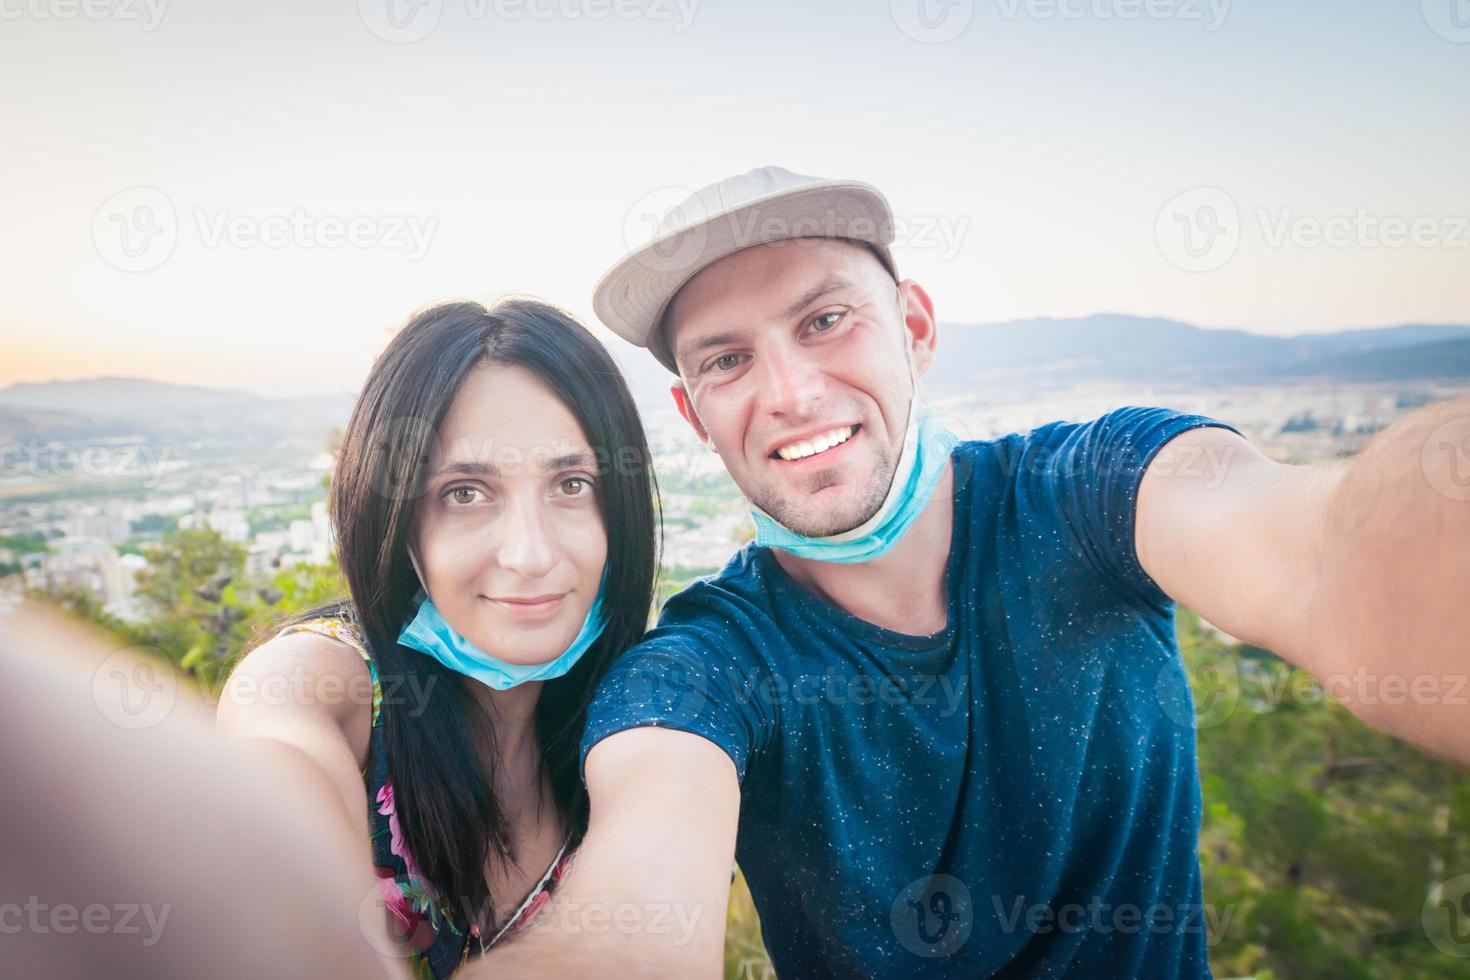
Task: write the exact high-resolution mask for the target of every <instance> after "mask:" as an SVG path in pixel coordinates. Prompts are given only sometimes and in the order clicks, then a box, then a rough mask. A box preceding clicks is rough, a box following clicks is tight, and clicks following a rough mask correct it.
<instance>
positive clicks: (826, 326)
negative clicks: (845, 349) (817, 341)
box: [812, 310, 842, 333]
mask: <svg viewBox="0 0 1470 980" xmlns="http://www.w3.org/2000/svg"><path fill="white" fill-rule="evenodd" d="M841 320H842V311H841V310H834V311H833V312H831V313H821V314H818V315H817V316H815V317H812V331H813V332H815V333H826V332H827V331H828V330H831V329H832V328H833V327H835V326H837V324H838V323H839V322H841Z"/></svg>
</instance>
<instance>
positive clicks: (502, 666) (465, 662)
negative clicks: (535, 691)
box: [398, 550, 607, 691]
mask: <svg viewBox="0 0 1470 980" xmlns="http://www.w3.org/2000/svg"><path fill="white" fill-rule="evenodd" d="M409 559H410V560H411V561H412V562H413V567H414V571H419V563H418V559H416V558H414V557H413V552H412V551H411V550H410V552H409ZM423 580H424V575H423V572H421V571H419V581H420V582H423ZM606 589H607V567H606V566H604V567H603V569H602V581H601V582H599V583H598V585H597V598H596V599H594V600H593V602H592V608H591V609H588V610H587V616H586V618H584V619H583V620H582V628H581V630H579V631H578V632H577V635H576V637H575V638H574V639H573V640H572V644H571V646H569V647H567V648H566V650H564V651H563V652H562V654H561V655H560V656H558V657H557V658H556V659H555V660H548V661H546V662H545V663H541V664H512V663H506V662H505V661H504V660H501V659H499V658H498V657H492V656H491V655H490V654H488V653H486V652H485V651H484V650H481V649H480V648H479V647H477V646H475V645H474V644H473V643H471V642H470V641H469V640H467V639H465V638H464V636H463V635H461V634H460V633H459V632H458V631H457V630H456V629H455V628H454V627H453V626H450V625H449V623H448V621H447V620H445V618H444V617H443V616H442V615H440V613H439V610H438V609H437V608H435V606H434V602H433V600H431V599H430V598H429V597H428V595H427V593H424V594H423V600H422V601H421V602H420V603H419V611H418V615H416V616H414V618H413V621H412V622H410V623H409V624H408V625H407V626H405V627H404V628H403V631H402V632H401V633H399V634H398V642H399V643H401V644H403V645H404V646H406V647H409V648H410V649H413V650H417V651H419V652H420V653H424V654H428V655H429V656H430V657H433V658H434V659H435V660H437V661H439V662H440V663H441V664H443V665H444V666H446V667H448V668H449V669H450V670H453V671H455V672H457V673H460V674H463V675H464V676H466V677H469V678H472V679H474V680H477V681H479V682H480V683H481V684H484V685H486V686H487V687H492V688H494V689H495V690H497V691H505V690H508V689H510V688H512V687H515V686H516V685H517V684H524V683H526V682H527V681H549V680H551V679H553V678H556V677H560V676H562V675H563V674H565V673H566V672H567V671H569V670H571V669H572V667H573V666H574V665H575V664H576V662H577V661H578V660H580V659H581V657H582V654H584V653H586V652H587V648H588V647H590V646H592V643H593V641H594V640H596V639H597V638H598V637H599V636H601V635H602V631H603V629H605V628H606V627H607V617H606V616H605V615H604V614H603V611H602V598H603V594H604V592H605V591H606Z"/></svg>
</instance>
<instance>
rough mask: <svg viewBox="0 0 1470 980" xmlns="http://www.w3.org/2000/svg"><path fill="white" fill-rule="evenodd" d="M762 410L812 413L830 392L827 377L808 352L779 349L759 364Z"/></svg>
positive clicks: (777, 413)
mask: <svg viewBox="0 0 1470 980" xmlns="http://www.w3.org/2000/svg"><path fill="white" fill-rule="evenodd" d="M757 370H758V372H759V374H760V377H759V383H760V399H761V407H762V408H764V409H765V410H766V411H767V412H769V413H770V414H772V415H794V416H802V415H807V414H809V413H810V412H811V411H812V409H813V407H814V406H815V405H816V404H817V403H818V402H820V401H821V398H822V395H823V394H824V393H825V392H826V390H827V376H826V374H825V373H824V372H823V370H822V366H821V364H820V363H819V362H818V360H817V358H816V357H815V356H813V355H811V354H810V353H808V352H805V351H801V350H793V349H791V348H789V347H787V348H779V349H775V350H772V351H771V352H769V353H767V354H766V356H765V357H764V358H762V359H760V361H759V362H758V364H757Z"/></svg>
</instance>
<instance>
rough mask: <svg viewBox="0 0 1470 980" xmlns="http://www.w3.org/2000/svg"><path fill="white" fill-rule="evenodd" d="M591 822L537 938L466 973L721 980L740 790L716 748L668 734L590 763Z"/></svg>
mask: <svg viewBox="0 0 1470 980" xmlns="http://www.w3.org/2000/svg"><path fill="white" fill-rule="evenodd" d="M586 773H587V791H588V794H589V795H590V797H591V805H592V810H591V822H590V825H589V827H588V831H587V836H586V838H585V839H584V840H583V841H582V845H581V846H580V847H579V848H578V849H577V852H576V855H575V857H573V859H572V864H571V870H570V871H569V872H568V873H567V876H566V877H565V878H563V879H562V880H561V882H560V883H559V884H558V886H557V889H556V892H555V893H554V894H553V896H552V899H551V901H550V902H548V903H547V904H546V905H545V906H544V907H542V909H541V910H540V911H539V912H537V914H536V917H535V918H534V919H533V920H532V921H531V922H530V923H529V924H528V925H527V927H526V930H525V931H524V932H522V933H519V934H518V935H516V937H515V938H514V939H513V940H511V941H509V942H508V943H507V944H506V945H505V946H503V947H498V948H496V949H494V950H491V951H490V953H489V954H487V955H486V956H485V957H484V958H483V959H482V960H480V961H472V962H471V964H470V966H469V968H468V969H466V970H465V971H464V973H465V976H466V977H467V978H468V980H474V978H490V977H495V978H503V977H523V976H524V977H546V976H555V977H609V976H610V977H635V976H636V977H670V978H679V980H683V978H700V977H709V978H718V977H719V976H721V974H722V972H723V969H724V943H725V912H726V905H727V903H728V901H729V897H730V872H731V869H732V868H733V866H734V859H735V831H736V824H737V821H738V818H739V813H740V784H739V780H738V779H737V778H736V774H735V765H734V763H732V762H731V761H730V757H729V756H727V755H726V754H725V753H724V752H723V751H722V750H721V749H720V748H718V747H717V746H716V745H715V744H714V743H712V742H710V741H707V740H706V739H704V738H701V737H700V736H698V735H691V734H689V733H687V732H680V731H674V730H672V729H667V728H633V729H629V730H627V731H623V732H619V733H617V734H615V735H610V736H608V737H607V738H605V739H603V740H602V741H601V742H599V743H597V745H596V746H594V747H593V748H592V751H591V752H589V753H588V755H587V766H586Z"/></svg>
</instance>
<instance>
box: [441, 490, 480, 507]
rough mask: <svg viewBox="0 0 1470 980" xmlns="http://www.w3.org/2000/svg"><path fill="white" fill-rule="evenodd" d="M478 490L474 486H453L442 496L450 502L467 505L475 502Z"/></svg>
mask: <svg viewBox="0 0 1470 980" xmlns="http://www.w3.org/2000/svg"><path fill="white" fill-rule="evenodd" d="M479 492H480V491H478V490H476V489H475V488H474V487H454V488H453V489H451V490H449V491H448V492H447V493H446V494H444V497H445V499H447V500H448V501H449V502H450V503H452V504H459V505H461V506H466V507H467V506H469V505H470V504H472V503H474V502H475V495H476V494H478V493H479Z"/></svg>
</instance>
